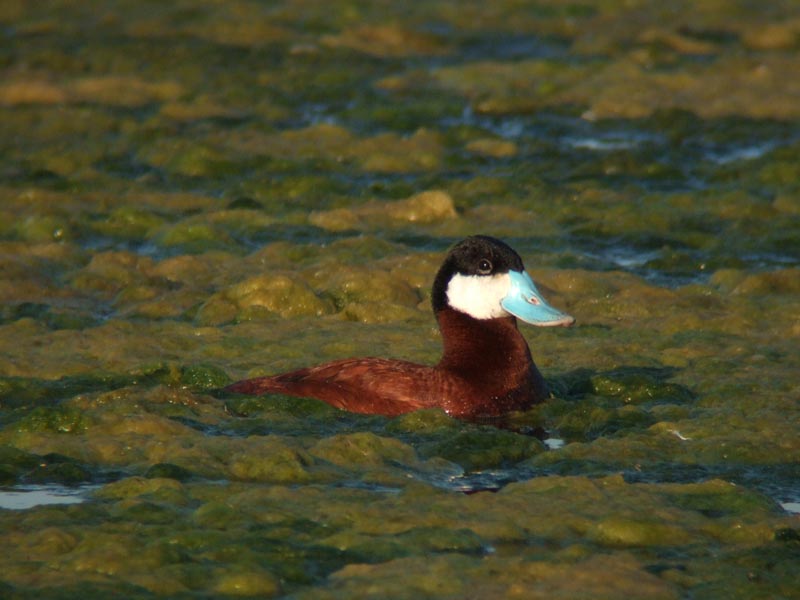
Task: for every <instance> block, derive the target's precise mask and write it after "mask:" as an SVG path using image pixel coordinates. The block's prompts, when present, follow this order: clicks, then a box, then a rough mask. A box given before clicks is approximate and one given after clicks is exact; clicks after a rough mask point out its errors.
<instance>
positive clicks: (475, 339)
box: [436, 308, 536, 388]
mask: <svg viewBox="0 0 800 600" xmlns="http://www.w3.org/2000/svg"><path fill="white" fill-rule="evenodd" d="M436 318H437V320H438V321H439V328H440V329H441V331H442V339H443V341H444V352H443V354H442V359H441V360H440V361H439V365H438V367H439V368H440V369H444V370H447V371H450V372H452V373H455V374H457V375H458V376H460V377H462V378H464V379H466V380H468V381H479V382H482V383H485V384H488V385H490V386H492V387H495V388H506V387H514V386H516V385H518V384H520V383H521V382H522V381H524V380H526V378H527V377H529V374H530V371H531V369H532V368H533V369H535V368H536V367H535V365H534V364H533V360H532V359H531V353H530V350H529V349H528V344H527V342H526V341H525V338H524V337H522V334H521V333H520V332H519V329H517V320H516V319H515V318H514V317H502V318H498V319H485V320H484V319H474V318H472V317H470V316H469V315H467V314H465V313H462V312H460V311H457V310H453V309H451V308H445V309H442V310H440V311H439V312H438V313H437V314H436Z"/></svg>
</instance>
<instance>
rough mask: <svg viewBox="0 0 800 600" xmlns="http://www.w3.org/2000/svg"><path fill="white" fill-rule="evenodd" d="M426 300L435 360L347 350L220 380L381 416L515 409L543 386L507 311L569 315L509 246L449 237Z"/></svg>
mask: <svg viewBox="0 0 800 600" xmlns="http://www.w3.org/2000/svg"><path fill="white" fill-rule="evenodd" d="M432 304H433V312H434V314H435V315H436V319H437V321H438V323H439V329H440V331H441V333H442V339H443V342H444V352H443V355H442V358H441V360H440V361H439V363H438V364H437V365H436V366H433V367H429V366H424V365H418V364H414V363H411V362H407V361H402V360H389V359H385V358H350V359H345V360H337V361H334V362H330V363H326V364H323V365H319V366H316V367H308V368H305V369H298V370H297V371H292V372H290V373H283V374H281V375H272V376H269V377H257V378H255V379H246V380H243V381H239V382H237V383H234V384H231V385H229V386H228V387H227V388H225V389H226V390H227V391H229V392H236V393H239V394H250V395H261V394H286V395H289V396H297V397H303V398H306V397H310V398H317V399H319V400H322V401H324V402H327V403H328V404H330V405H332V406H335V407H337V408H340V409H344V410H348V411H352V412H358V413H369V414H380V415H386V416H394V415H400V414H403V413H407V412H411V411H414V410H419V409H425V408H441V409H443V410H444V411H446V412H447V413H448V414H450V415H452V416H454V417H460V418H467V419H469V418H479V417H484V416H486V417H491V416H499V415H503V414H505V413H508V412H510V411H514V410H524V409H526V408H529V407H530V406H532V405H533V404H536V403H538V402H541V401H542V400H544V399H545V397H546V396H547V387H546V386H545V382H544V379H543V378H542V375H541V374H540V373H539V370H538V369H537V368H536V365H535V364H534V363H533V360H532V358H531V353H530V350H529V349H528V344H527V343H526V342H525V338H523V337H522V334H521V333H520V332H519V330H518V329H517V319H518V318H519V319H521V320H523V321H525V322H526V323H530V324H531V325H536V326H539V327H552V326H557V325H561V326H569V325H572V324H573V323H574V322H575V319H574V318H573V317H570V316H569V315H566V314H564V313H562V312H560V311H558V310H556V309H555V308H553V307H551V306H550V305H549V304H548V303H547V302H546V301H545V300H544V298H543V297H542V295H541V294H540V293H539V291H538V290H537V289H536V286H535V285H534V283H533V281H532V280H531V278H530V276H529V275H528V273H527V272H526V271H525V267H524V266H523V264H522V259H521V258H520V257H519V255H518V254H517V253H516V252H515V251H514V250H513V249H511V247H509V246H508V245H507V244H505V243H504V242H501V241H500V240H498V239H495V238H492V237H489V236H485V235H476V236H472V237H468V238H467V239H465V240H463V241H461V242H459V243H458V244H457V245H456V246H454V247H453V248H452V249H451V250H450V252H449V253H448V255H447V257H446V258H445V260H444V263H443V264H442V266H441V268H440V269H439V272H438V273H437V275H436V279H435V280H434V282H433V290H432Z"/></svg>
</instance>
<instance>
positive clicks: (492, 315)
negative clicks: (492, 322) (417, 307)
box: [447, 273, 511, 319]
mask: <svg viewBox="0 0 800 600" xmlns="http://www.w3.org/2000/svg"><path fill="white" fill-rule="evenodd" d="M510 287H511V278H510V277H509V276H508V273H501V274H498V275H461V274H459V273H456V274H455V275H453V277H452V279H450V283H448V284H447V302H448V303H449V304H450V306H451V307H452V308H455V309H456V310H460V311H461V312H463V313H467V314H468V315H469V316H471V317H474V318H476V319H496V318H497V317H507V316H508V315H509V313H508V311H506V309H504V308H503V306H502V305H501V304H500V302H501V301H502V300H503V298H505V297H506V294H508V290H509V288H510Z"/></svg>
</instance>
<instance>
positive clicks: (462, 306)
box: [432, 235, 575, 327]
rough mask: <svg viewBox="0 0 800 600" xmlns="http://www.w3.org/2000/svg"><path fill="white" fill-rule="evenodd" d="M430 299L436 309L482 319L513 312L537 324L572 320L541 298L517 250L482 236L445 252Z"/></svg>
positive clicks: (545, 324)
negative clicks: (455, 311) (451, 310)
mask: <svg viewBox="0 0 800 600" xmlns="http://www.w3.org/2000/svg"><path fill="white" fill-rule="evenodd" d="M432 302H433V311H434V312H435V313H438V312H439V311H441V310H443V309H445V308H448V307H449V308H452V309H454V310H457V311H460V312H462V313H465V314H467V315H469V316H471V317H473V318H475V319H481V320H485V319H496V318H499V317H508V316H512V315H513V316H515V317H517V318H518V319H521V320H523V321H525V322H526V323H530V324H531V325H536V326H539V327H554V326H558V325H561V326H569V325H572V324H573V323H574V322H575V319H574V318H573V317H571V316H569V315H567V314H564V313H562V312H561V311H559V310H556V309H555V308H553V307H552V306H550V305H549V304H548V303H547V301H546V300H545V299H544V298H543V297H542V295H541V294H540V293H539V290H537V289H536V285H535V284H534V283H533V280H532V279H531V277H530V275H528V273H527V272H526V271H525V266H524V265H523V264H522V259H521V258H520V257H519V254H517V253H516V252H514V250H513V249H512V248H511V247H510V246H508V244H505V243H504V242H501V241H500V240H498V239H495V238H493V237H489V236H486V235H475V236H471V237H468V238H466V239H465V240H462V241H461V242H459V243H458V244H456V245H455V246H454V247H453V248H452V249H451V250H450V252H449V253H448V255H447V257H446V258H445V260H444V263H443V264H442V266H441V268H440V269H439V272H438V273H437V274H436V279H435V280H434V282H433V298H432Z"/></svg>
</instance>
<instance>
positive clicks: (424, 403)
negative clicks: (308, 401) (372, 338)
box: [227, 358, 449, 416]
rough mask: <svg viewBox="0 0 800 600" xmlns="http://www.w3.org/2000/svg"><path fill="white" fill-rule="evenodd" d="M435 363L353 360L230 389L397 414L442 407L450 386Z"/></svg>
mask: <svg viewBox="0 0 800 600" xmlns="http://www.w3.org/2000/svg"><path fill="white" fill-rule="evenodd" d="M444 379H446V378H443V377H442V373H440V372H438V371H437V370H436V369H434V368H432V367H427V366H424V365H418V364H414V363H411V362H407V361H402V360H389V359H384V358H350V359H345V360H337V361H334V362H330V363H326V364H324V365H319V366H316V367H307V368H304V369H298V370H297V371H290V372H289V373H282V374H280V375H274V376H271V377H257V378H255V379H247V380H245V381H240V382H238V383H235V384H233V385H231V386H229V387H228V388H227V390H228V391H231V392H236V393H240V394H251V395H260V394H286V395H288V396H296V397H300V398H317V399H319V400H323V401H324V402H327V403H328V404H330V405H331V406H335V407H336V408H340V409H343V410H349V411H351V412H358V413H370V414H382V415H386V416H396V415H401V414H404V413H407V412H411V411H414V410H420V409H423V408H434V407H437V406H439V407H441V406H442V402H441V400H442V393H446V391H445V389H444V388H446V387H449V386H448V384H447V383H446V382H445V381H444Z"/></svg>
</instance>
